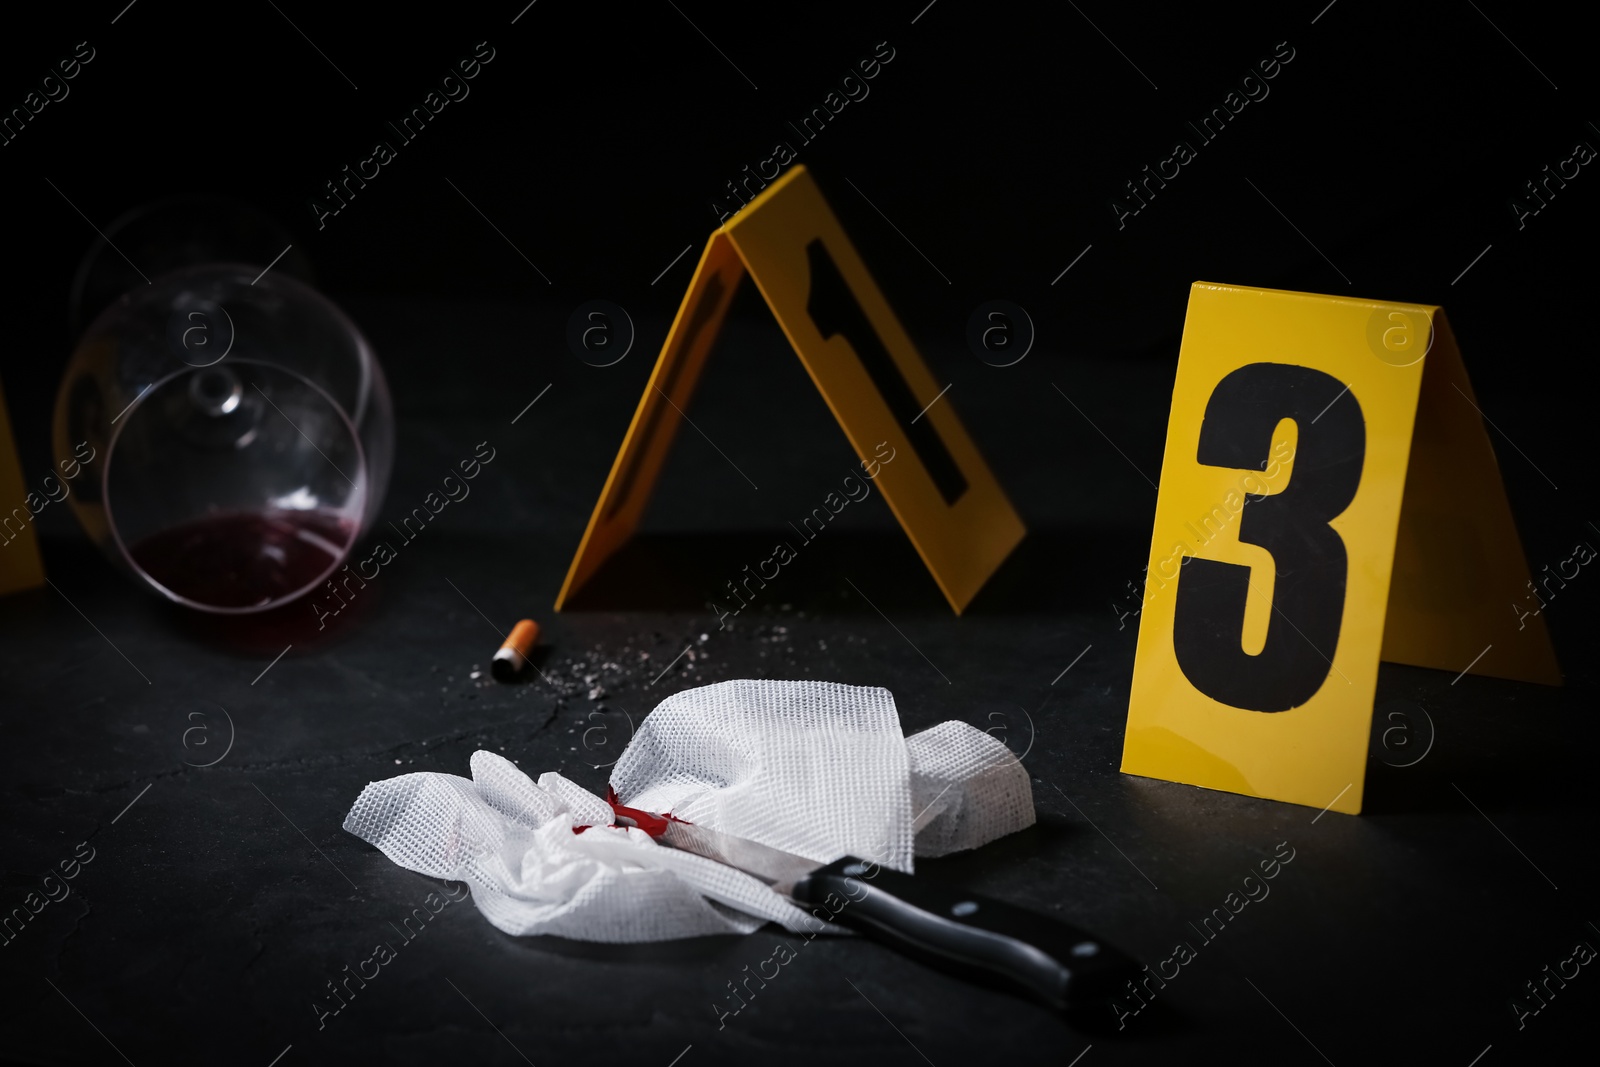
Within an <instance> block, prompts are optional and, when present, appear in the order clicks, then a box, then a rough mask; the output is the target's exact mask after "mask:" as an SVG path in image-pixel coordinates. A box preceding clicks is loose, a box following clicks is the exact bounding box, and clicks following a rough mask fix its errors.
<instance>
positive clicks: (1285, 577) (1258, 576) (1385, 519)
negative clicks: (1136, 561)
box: [1122, 282, 1561, 814]
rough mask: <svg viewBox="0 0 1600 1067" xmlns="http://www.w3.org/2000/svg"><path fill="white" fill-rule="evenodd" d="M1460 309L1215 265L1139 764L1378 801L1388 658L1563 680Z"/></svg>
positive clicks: (1147, 597) (1210, 782) (1212, 783)
mask: <svg viewBox="0 0 1600 1067" xmlns="http://www.w3.org/2000/svg"><path fill="white" fill-rule="evenodd" d="M1528 582H1529V574H1528V568H1527V563H1526V560H1525V558H1524V556H1523V553H1522V546H1521V542H1520V541H1519V539H1518V537H1517V530H1516V525H1515V523H1514V522H1513V520H1512V517H1511V507H1510V503H1509V502H1508V500H1507V498H1506V493H1505V487H1504V485H1503V484H1502V482H1501V479H1500V470H1499V467H1498V465H1497V464H1496V462H1495V457H1494V451H1493V449H1492V447H1491V445H1490V442H1489V437H1488V434H1487V432H1486V431H1485V430H1484V426H1483V416H1482V413H1481V412H1480V411H1479V410H1478V405H1477V400H1476V398H1475V397H1474V395H1473V392H1472V386H1471V383H1469V382H1468V380H1467V374H1466V369H1465V367H1464V366H1463V365H1462V362H1461V354H1460V352H1459V351H1458V349H1457V348H1456V342H1455V338H1454V336H1453V335H1452V334H1451V331H1450V326H1449V323H1448V322H1447V321H1446V320H1445V316H1444V312H1443V311H1442V310H1441V309H1439V308H1437V307H1427V306H1420V305H1414V304H1389V303H1379V302H1375V301H1370V300H1353V299H1346V298H1342V297H1331V296H1317V295H1313V294H1309V293H1292V292H1283V291H1279V290H1272V289H1253V288H1247V287H1244V286H1230V285H1213V284H1209V283H1206V282H1196V283H1195V285H1194V286H1193V288H1192V289H1191V290H1190V295H1189V310H1188V317H1187V319H1186V321H1185V323H1184V330H1183V343H1182V347H1181V349H1180V352H1179V356H1178V372H1177V380H1176V381H1175V383H1174V385H1173V393H1172V412H1171V416H1170V419H1169V421H1168V424H1167V443H1166V451H1165V455H1164V457H1163V460H1162V468H1161V486H1160V489H1159V492H1158V497H1157V501H1156V517H1155V528H1154V532H1153V536H1152V538H1151V545H1150V564H1149V570H1148V572H1147V577H1146V586H1145V594H1144V606H1143V609H1142V614H1141V616H1140V623H1139V642H1138V649H1137V651H1136V653H1135V658H1134V676H1133V690H1132V694H1131V697H1130V700H1129V707H1128V724H1127V733H1126V736H1125V738H1124V744H1123V751H1122V770H1123V771H1124V772H1126V773H1129V774H1137V775H1143V776H1145V777H1149V778H1161V779H1166V780H1169V781H1174V782H1186V783H1189V784H1191V785H1199V786H1205V787H1208V788H1211V789H1222V790H1228V791H1230V792H1235V793H1244V794H1247V795H1250V796H1258V797H1267V798H1270V799H1274V800H1286V801H1291V802H1293V803H1297V804H1305V805H1308V806H1311V807H1316V808H1331V809H1332V810H1335V811H1340V812H1346V813H1349V814H1356V813H1358V812H1360V810H1361V798H1362V786H1363V780H1364V773H1365V768H1366V762H1367V750H1368V740H1369V732H1370V727H1371V717H1372V707H1373V700H1374V696H1375V693H1376V687H1377V679H1378V663H1379V661H1380V659H1382V660H1388V661H1391V662H1395V663H1405V664H1412V665H1415V666H1420V667H1432V668H1437V669H1440V670H1446V671H1451V672H1459V673H1466V672H1467V671H1471V672H1473V673H1477V674H1486V675H1492V676H1495V677H1499V678H1509V679H1517V680H1523V681H1532V682H1542V683H1545V684H1550V685H1559V684H1560V681H1561V674H1560V670H1559V668H1558V667H1557V665H1556V659H1555V652H1554V649H1553V647H1552V645H1551V643H1550V637H1549V634H1548V632H1547V631H1546V629H1545V627H1544V620H1543V618H1542V617H1537V616H1535V617H1533V618H1531V619H1529V620H1527V625H1525V626H1524V627H1522V628H1521V629H1518V628H1514V627H1510V626H1508V621H1509V620H1510V619H1511V616H1512V613H1511V612H1508V610H1507V605H1508V604H1512V603H1520V602H1521V600H1522V598H1523V596H1524V594H1525V592H1526V589H1527V588H1528Z"/></svg>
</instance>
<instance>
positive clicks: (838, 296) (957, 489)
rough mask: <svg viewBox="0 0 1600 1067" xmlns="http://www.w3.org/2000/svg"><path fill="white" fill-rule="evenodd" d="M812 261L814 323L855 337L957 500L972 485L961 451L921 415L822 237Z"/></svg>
mask: <svg viewBox="0 0 1600 1067" xmlns="http://www.w3.org/2000/svg"><path fill="white" fill-rule="evenodd" d="M806 261H807V265H808V266H809V267H810V269H811V295H810V296H809V297H808V298H807V299H806V314H807V315H809V316H810V317H811V322H812V324H813V325H815V326H816V328H817V332H818V333H820V334H821V335H822V339H823V340H824V341H826V340H827V339H828V338H830V337H833V336H835V335H838V336H841V337H843V338H844V339H845V340H846V341H849V342H850V347H851V348H852V349H854V350H855V353H856V358H857V359H859V360H860V361H861V366H862V367H863V368H865V369H866V372H867V376H868V377H869V378H871V379H872V384H873V386H874V388H876V389H877V390H878V394H879V395H880V396H882V397H883V402H884V403H885V404H887V405H889V412H890V414H892V415H893V416H894V420H895V422H896V423H897V424H898V425H899V427H900V432H901V433H903V434H905V436H906V441H907V442H908V443H909V444H910V445H911V450H912V451H913V452H915V453H916V454H917V459H918V460H920V461H921V463H922V466H923V469H925V470H926V471H927V472H928V475H929V477H931V478H932V479H933V484H934V485H935V486H936V487H937V488H938V490H939V495H940V496H942V497H944V502H945V503H946V504H954V503H955V502H956V501H957V500H959V499H961V494H962V493H965V492H966V491H967V479H966V476H965V475H963V474H962V473H961V468H960V467H958V466H956V461H955V457H953V456H951V455H950V450H949V449H948V448H946V447H945V445H944V440H943V439H942V438H940V436H939V432H938V431H937V430H935V429H934V428H933V423H931V422H929V421H927V420H925V419H921V418H918V416H919V415H920V414H921V408H920V407H919V406H918V405H917V398H916V394H914V393H913V392H912V391H911V386H910V385H908V384H907V383H906V379H905V376H904V375H902V374H901V373H900V368H899V367H897V366H895V362H894V359H893V358H892V357H890V355H889V350H888V349H887V348H885V347H883V342H882V341H881V340H879V338H878V331H877V330H874V329H873V328H872V322H871V320H869V319H868V318H867V313H866V312H865V311H863V310H862V309H861V302H860V301H858V300H857V299H856V294H855V293H853V292H851V291H850V286H849V285H848V284H847V283H846V282H845V280H844V275H842V274H840V273H839V265H838V264H837V263H835V262H834V261H833V256H832V255H830V254H829V252H828V248H827V246H826V245H824V244H823V243H822V240H821V238H815V239H813V240H812V241H811V243H810V244H808V245H806Z"/></svg>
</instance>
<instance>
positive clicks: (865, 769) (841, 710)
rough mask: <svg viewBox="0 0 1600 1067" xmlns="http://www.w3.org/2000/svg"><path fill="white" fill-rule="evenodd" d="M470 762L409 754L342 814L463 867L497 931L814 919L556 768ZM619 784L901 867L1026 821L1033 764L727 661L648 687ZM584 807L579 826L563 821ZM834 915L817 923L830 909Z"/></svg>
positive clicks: (876, 695) (654, 802) (489, 756)
mask: <svg viewBox="0 0 1600 1067" xmlns="http://www.w3.org/2000/svg"><path fill="white" fill-rule="evenodd" d="M471 766H472V778H471V779H470V780H469V779H466V778H461V777H458V776H457V775H453V774H439V773H435V772H418V773H414V774H404V775H401V776H399V777H398V778H391V779H388V780H387V781H383V782H372V783H370V784H368V786H367V787H366V789H364V790H362V792H361V796H360V797H358V798H357V800H356V802H355V805H354V806H353V807H351V809H350V813H349V814H348V815H347V816H345V821H344V828H345V829H346V830H348V831H350V832H351V833H353V834H355V835H356V836H357V837H360V838H361V839H362V840H364V841H367V842H368V843H369V844H372V845H374V846H375V847H377V848H378V849H379V850H380V851H382V852H383V853H384V854H385V855H386V856H388V857H389V858H390V859H391V860H393V861H394V862H395V863H397V864H399V865H400V866H402V867H405V868H407V869H409V870H413V871H417V872H419V873H421V874H427V875H432V876H433V877H436V878H446V879H452V880H459V881H464V882H466V883H467V884H468V885H469V886H470V887H471V890H472V898H473V902H474V903H475V904H477V906H478V908H479V910H481V911H482V912H483V914H484V916H485V917H486V918H487V919H488V920H489V921H490V922H491V923H493V924H494V925H495V926H496V927H498V928H499V929H501V930H503V931H505V932H506V933H508V934H554V935H558V936H561V937H569V938H574V939H577V940H584V941H606V942H633V941H664V940H670V939H673V938H680V937H695V936H699V935H703V934H725V933H750V932H751V931H753V930H755V929H756V928H758V927H759V926H761V925H762V924H763V923H764V922H767V921H772V922H777V923H779V924H781V925H782V926H784V927H786V928H787V929H789V930H792V931H796V932H813V933H814V932H816V931H817V930H818V929H820V928H822V927H821V924H820V923H819V922H818V920H817V919H814V918H813V917H811V916H810V915H808V914H806V913H805V912H803V911H801V910H800V909H799V908H797V907H796V906H795V905H794V904H792V903H790V902H789V900H788V899H787V898H785V897H782V896H780V895H778V894H777V893H775V892H773V891H772V890H771V889H770V888H769V887H768V886H766V885H765V884H764V883H762V882H760V881H758V880H757V879H755V878H752V877H750V876H749V875H746V874H743V873H741V872H739V871H737V870H734V869H733V868H731V867H727V866H725V865H723V864H720V863H717V862H715V861H712V860H708V859H705V858H703V857H700V856H696V855H693V854H691V853H687V852H680V851H678V850H676V849H672V848H668V847H666V846H663V845H658V844H656V842H655V841H654V840H653V839H652V838H650V837H649V835H647V834H646V833H645V832H644V831H642V830H639V829H635V828H626V827H617V826H614V825H612V821H613V812H612V809H611V806H610V805H609V804H607V803H606V802H605V801H604V800H602V799H601V798H599V797H597V796H595V795H594V794H592V793H590V792H588V791H587V790H585V789H583V788H582V787H580V786H578V785H576V784H574V783H573V782H571V781H568V780H567V779H566V778H563V777H562V776H561V775H559V774H557V773H555V772H553V771H552V772H546V773H545V774H542V775H540V777H539V780H538V782H537V783H536V782H534V781H533V780H532V779H530V778H529V777H528V776H527V775H525V774H523V773H522V771H520V770H519V769H517V767H516V766H515V765H513V764H512V763H511V762H510V761H509V760H506V759H504V758H502V757H500V756H497V755H495V754H494V753H492V752H483V751H480V752H477V753H474V754H473V756H472V760H471ZM611 786H612V788H613V790H615V792H616V794H617V797H618V800H619V802H620V803H622V804H625V805H627V806H628V807H633V808H638V809H641V810H645V811H652V812H658V813H666V812H671V813H672V814H673V815H674V816H676V817H677V818H680V819H683V820H685V821H688V822H692V823H695V824H697V825H701V826H705V827H707V828H709V829H712V830H717V831H721V832H724V833H731V834H736V835H738V836H740V837H745V838H749V839H751V840H754V841H759V842H760V843H762V844H765V845H769V846H771V847H773V848H779V849H783V850H784V851H786V852H792V853H795V854H797V855H801V856H805V857H807V858H808V859H814V860H816V861H818V862H819V863H826V862H830V861H832V860H834V859H837V858H838V857H840V856H842V855H846V854H849V855H855V856H860V857H862V858H864V859H871V860H874V861H876V862H878V863H881V864H883V865H884V866H886V867H890V868H893V869H897V870H904V871H910V870H911V869H912V857H913V854H915V855H922V856H940V855H944V854H946V853H949V852H954V851H958V850H961V849H967V848H975V847H977V846H978V845H981V844H984V843H985V842H987V841H991V840H993V839H994V838H996V837H1000V836H1002V835H1004V834H1008V833H1011V832H1013V831H1015V830H1020V829H1023V828H1024V827H1027V826H1031V825H1032V824H1033V822H1034V811H1033V795H1032V789H1031V787H1030V785H1029V781H1028V775H1027V772H1026V771H1025V770H1024V769H1023V767H1022V765H1021V763H1019V762H1018V760H1017V759H1016V757H1015V756H1013V755H1012V754H1011V752H1010V750H1009V749H1007V748H1006V747H1005V746H1004V745H1003V744H1001V743H1000V742H999V741H997V740H995V739H994V738H993V737H991V736H989V735H988V734H986V733H984V732H982V731H981V730H978V729H977V728H975V727H973V726H969V725H968V724H966V723H962V722H957V721H950V722H945V723H941V724H939V725H938V726H935V727H933V728H932V729H929V730H925V731H923V732H922V733H919V734H915V735H913V736H912V737H910V738H905V737H903V736H902V735H901V732H900V720H899V715H898V713H897V712H896V710H895V705H894V698H893V697H892V696H891V695H890V694H889V691H888V690H886V689H880V688H877V687H870V686H849V685H839V684H836V683H831V682H813V681H800V682H779V681H760V680H739V681H730V682H719V683H717V684H715V685H708V686H702V687H700V688H698V689H689V690H685V691H684V692H681V693H677V694H675V695H673V696H671V697H668V698H667V699H666V700H664V701H662V702H661V703H660V704H659V705H658V706H657V707H656V709H655V710H654V711H653V712H651V713H650V715H649V716H648V717H647V718H646V719H645V720H644V722H643V723H641V724H640V726H639V730H638V733H637V734H636V735H635V736H634V738H633V740H632V741H631V742H630V743H629V745H628V747H627V749H626V750H625V751H624V752H623V754H622V757H621V758H620V759H618V761H617V763H616V765H615V767H614V768H613V769H612V774H611ZM580 827H588V829H584V830H582V831H581V832H576V833H575V832H574V830H575V829H576V828H580ZM830 929H831V928H830Z"/></svg>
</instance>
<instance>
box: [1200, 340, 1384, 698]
mask: <svg viewBox="0 0 1600 1067" xmlns="http://www.w3.org/2000/svg"><path fill="white" fill-rule="evenodd" d="M1347 394H1348V395H1347ZM1285 418H1288V419H1293V420H1294V422H1295V427H1296V429H1297V430H1298V432H1299V444H1298V445H1297V446H1296V449H1295V454H1294V468H1293V473H1292V474H1291V475H1290V479H1289V484H1288V485H1286V486H1285V487H1284V488H1283V490H1282V491H1281V492H1278V493H1273V494H1271V495H1269V496H1247V497H1246V498H1245V502H1244V507H1243V510H1242V511H1241V512H1240V514H1239V540H1240V541H1241V542H1243V543H1245V544H1252V545H1260V546H1261V547H1262V548H1265V549H1266V550H1267V551H1268V552H1270V553H1272V560H1273V568H1274V574H1275V579H1274V582H1273V591H1272V619H1271V622H1270V623H1269V624H1268V627H1267V640H1266V644H1265V645H1264V646H1263V647H1262V649H1261V652H1260V654H1259V655H1254V656H1252V655H1249V654H1247V653H1246V652H1245V651H1244V648H1243V646H1242V644H1241V633H1242V631H1243V628H1244V610H1245V600H1246V597H1247V596H1248V594H1249V591H1250V568H1249V567H1245V566H1241V565H1239V564H1236V563H1221V562H1218V561H1216V560H1209V559H1200V558H1198V557H1196V558H1192V559H1188V560H1185V561H1184V565H1183V568H1182V569H1181V571H1180V572H1179V575H1178V588H1177V593H1176V600H1175V603H1174V607H1173V613H1174V617H1173V624H1172V648H1173V652H1174V653H1175V654H1176V655H1177V659H1178V666H1179V668H1180V669H1181V670H1182V671H1183V673H1184V675H1185V676H1186V677H1187V678H1188V679H1189V681H1190V682H1191V683H1192V684H1193V685H1194V687H1195V688H1196V689H1198V690H1200V692H1202V693H1204V694H1206V695H1207V696H1209V697H1211V698H1212V699H1213V700H1217V701H1220V702H1221V703H1223V704H1227V705H1229V706H1231V707H1235V708H1243V709H1245V710H1246V711H1288V710H1289V709H1291V708H1296V707H1299V706H1300V705H1302V704H1304V703H1305V702H1306V701H1308V700H1310V699H1311V697H1312V696H1313V694H1315V693H1316V691H1317V690H1318V689H1320V688H1321V687H1322V683H1323V682H1324V681H1326V680H1327V677H1328V672H1329V671H1330V670H1331V669H1332V667H1333V656H1334V652H1335V649H1337V648H1338V645H1339V624H1340V619H1341V618H1342V616H1343V615H1344V598H1345V580H1346V577H1347V574H1348V571H1349V560H1348V557H1347V556H1346V554H1345V547H1344V541H1343V540H1342V539H1341V538H1340V537H1339V534H1338V532H1337V531H1335V530H1334V529H1333V528H1332V527H1331V526H1329V525H1328V523H1329V521H1330V520H1332V519H1335V518H1337V517H1338V516H1339V515H1340V514H1341V513H1342V512H1343V511H1344V509H1345V508H1347V507H1349V506H1350V501H1351V500H1352V499H1354V498H1355V495H1356V487H1357V486H1358V485H1360V484H1361V467H1362V462H1363V460H1364V458H1365V455H1366V449H1367V427H1366V422H1365V421H1364V420H1363V418H1362V414H1361V405H1360V404H1359V403H1357V402H1356V398H1355V395H1354V394H1353V393H1349V387H1348V386H1347V385H1345V383H1343V382H1341V381H1339V380H1338V379H1337V378H1334V377H1333V376H1332V375H1329V374H1324V373H1323V372H1322V371H1319V370H1313V369H1311V368H1310V367H1299V366H1293V365H1291V364H1287V363H1251V364H1249V365H1247V366H1244V367H1240V368H1239V369H1238V370H1235V371H1233V372H1232V373H1230V374H1229V375H1228V376H1227V377H1225V378H1223V379H1222V381H1221V382H1219V383H1217V388H1216V389H1215V391H1213V392H1212V394H1211V399H1210V400H1209V401H1207V403H1206V414H1205V420H1204V422H1203V423H1202V424H1201V427H1200V444H1199V448H1198V449H1197V454H1196V459H1198V460H1199V462H1201V463H1203V464H1205V465H1206V466H1208V467H1228V468H1231V469H1237V470H1261V469H1262V468H1264V467H1265V466H1266V462H1265V460H1266V458H1267V456H1268V451H1269V450H1270V448H1271V446H1272V432H1273V430H1274V429H1275V428H1276V427H1277V425H1278V422H1279V420H1280V419H1285Z"/></svg>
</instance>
